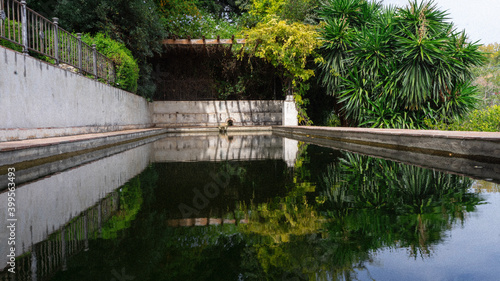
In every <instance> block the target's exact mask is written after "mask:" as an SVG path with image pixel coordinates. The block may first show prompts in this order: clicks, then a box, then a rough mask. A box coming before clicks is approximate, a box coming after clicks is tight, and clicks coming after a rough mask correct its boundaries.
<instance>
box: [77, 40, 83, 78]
mask: <svg viewBox="0 0 500 281" xmlns="http://www.w3.org/2000/svg"><path fill="white" fill-rule="evenodd" d="M76 38H78V70H79V71H80V73H83V70H82V34H81V33H77V34H76Z"/></svg>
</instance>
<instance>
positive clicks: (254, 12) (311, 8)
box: [248, 0, 320, 24]
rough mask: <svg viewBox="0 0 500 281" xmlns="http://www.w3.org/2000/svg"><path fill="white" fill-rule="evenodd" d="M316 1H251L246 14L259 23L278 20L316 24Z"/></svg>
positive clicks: (317, 3) (317, 4) (317, 2)
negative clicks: (273, 19)
mask: <svg viewBox="0 0 500 281" xmlns="http://www.w3.org/2000/svg"><path fill="white" fill-rule="evenodd" d="M319 2H320V1H318V0H253V1H251V4H250V5H249V6H250V7H249V8H248V13H249V14H250V15H251V16H253V17H255V18H256V19H257V21H259V22H266V21H269V20H271V19H272V18H276V17H277V18H279V19H282V20H286V21H289V22H303V23H308V24H316V23H317V19H316V11H315V9H316V8H317V7H318V6H319Z"/></svg>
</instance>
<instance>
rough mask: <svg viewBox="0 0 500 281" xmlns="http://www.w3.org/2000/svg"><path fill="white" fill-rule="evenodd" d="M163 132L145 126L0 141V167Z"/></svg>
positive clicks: (162, 132)
mask: <svg viewBox="0 0 500 281" xmlns="http://www.w3.org/2000/svg"><path fill="white" fill-rule="evenodd" d="M166 132H167V131H166V130H165V129H159V128H149V129H134V130H123V131H114V132H106V133H96V134H83V135H73V136H64V137H52V138H43V139H30V140H21V141H10V142H0V167H1V166H5V165H10V164H14V163H19V162H24V161H30V160H34V159H39V158H42V157H50V156H54V155H60V154H64V153H70V152H78V151H82V150H88V149H99V148H100V147H104V146H109V145H117V144H120V143H124V142H130V141H135V140H138V139H141V138H148V137H152V136H156V135H161V134H165V133H166ZM0 172H1V171H0Z"/></svg>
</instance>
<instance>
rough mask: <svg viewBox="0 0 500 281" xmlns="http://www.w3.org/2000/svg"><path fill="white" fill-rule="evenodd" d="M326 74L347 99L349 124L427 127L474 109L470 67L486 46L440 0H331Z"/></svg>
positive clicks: (325, 15)
mask: <svg viewBox="0 0 500 281" xmlns="http://www.w3.org/2000/svg"><path fill="white" fill-rule="evenodd" d="M320 16H321V18H322V20H323V21H324V23H325V24H324V27H323V29H322V33H321V35H322V39H323V41H324V44H323V46H322V52H323V57H324V62H323V63H322V64H320V66H319V70H320V78H321V82H322V83H323V85H324V86H326V88H327V91H328V93H329V94H330V95H333V96H335V97H336V98H337V102H338V103H339V104H340V105H341V108H342V112H340V113H341V114H340V115H341V116H342V117H343V118H344V124H349V125H355V126H360V125H361V126H372V127H397V128H422V127H425V124H424V120H426V119H427V120H441V119H447V120H448V119H456V118H460V117H461V116H463V115H464V114H465V113H467V111H468V110H470V109H472V108H474V105H475V103H476V99H475V98H474V96H475V88H474V87H472V86H470V83H469V82H470V81H471V78H472V72H471V68H472V67H473V66H475V65H480V64H481V63H482V61H483V57H482V55H481V53H480V52H479V51H478V47H479V45H478V44H477V42H476V43H470V42H468V41H467V36H466V35H465V33H464V32H457V31H456V30H455V28H454V27H453V25H452V24H451V23H449V22H447V20H448V18H447V13H446V12H442V11H440V10H438V9H437V7H436V5H435V4H434V3H433V1H429V2H426V1H424V2H420V3H418V2H417V1H411V2H410V3H409V4H408V6H406V7H404V8H398V9H396V8H394V7H382V6H381V5H380V4H379V3H376V2H368V1H366V0H328V1H325V2H323V7H322V10H321V12H320Z"/></svg>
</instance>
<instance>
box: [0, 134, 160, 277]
mask: <svg viewBox="0 0 500 281" xmlns="http://www.w3.org/2000/svg"><path fill="white" fill-rule="evenodd" d="M151 155H152V144H146V145H144V146H140V147H137V148H134V149H131V150H127V151H125V152H123V153H120V154H116V155H112V156H110V157H107V158H104V159H101V160H98V161H95V162H91V163H89V164H86V165H83V166H79V167H76V168H73V169H71V170H67V171H65V172H63V173H59V174H54V175H52V176H50V177H47V178H43V179H41V180H38V181H35V182H32V183H29V184H26V185H23V186H20V187H18V189H16V218H17V222H16V246H17V247H16V255H21V254H22V253H24V252H25V251H27V250H28V249H29V247H30V246H31V245H32V244H36V243H38V242H40V241H42V240H44V239H46V238H47V237H48V235H49V234H50V233H53V232H54V231H56V230H58V229H59V228H60V227H62V226H63V225H65V224H66V223H67V222H68V221H70V220H71V219H72V218H74V217H76V216H78V215H79V214H80V213H81V212H83V211H85V210H86V209H88V208H89V207H91V206H93V205H95V204H96V202H98V201H99V200H101V199H102V198H103V197H105V196H106V194H108V193H110V192H111V191H113V190H115V189H117V188H118V187H120V186H122V185H123V184H125V183H126V182H127V181H128V180H129V179H131V178H132V177H134V176H136V175H138V174H139V173H140V172H142V171H143V170H144V169H145V168H146V167H147V166H148V164H149V163H150V159H151ZM18 173H22V171H18ZM0 202H1V203H0V204H1V206H2V209H3V210H5V209H6V208H4V206H5V204H6V203H5V202H7V193H6V192H4V193H1V194H0ZM3 214H4V215H3V216H4V219H6V212H3ZM4 221H5V220H4ZM7 231H8V229H7V228H6V227H2V228H0V237H8V236H7V235H8V232H7ZM1 242H2V244H3V245H2V246H1V247H0V263H1V264H3V265H6V258H7V254H8V253H7V248H6V247H4V246H5V245H6V243H4V242H5V241H4V240H2V241H1ZM3 267H4V266H2V268H3Z"/></svg>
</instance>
